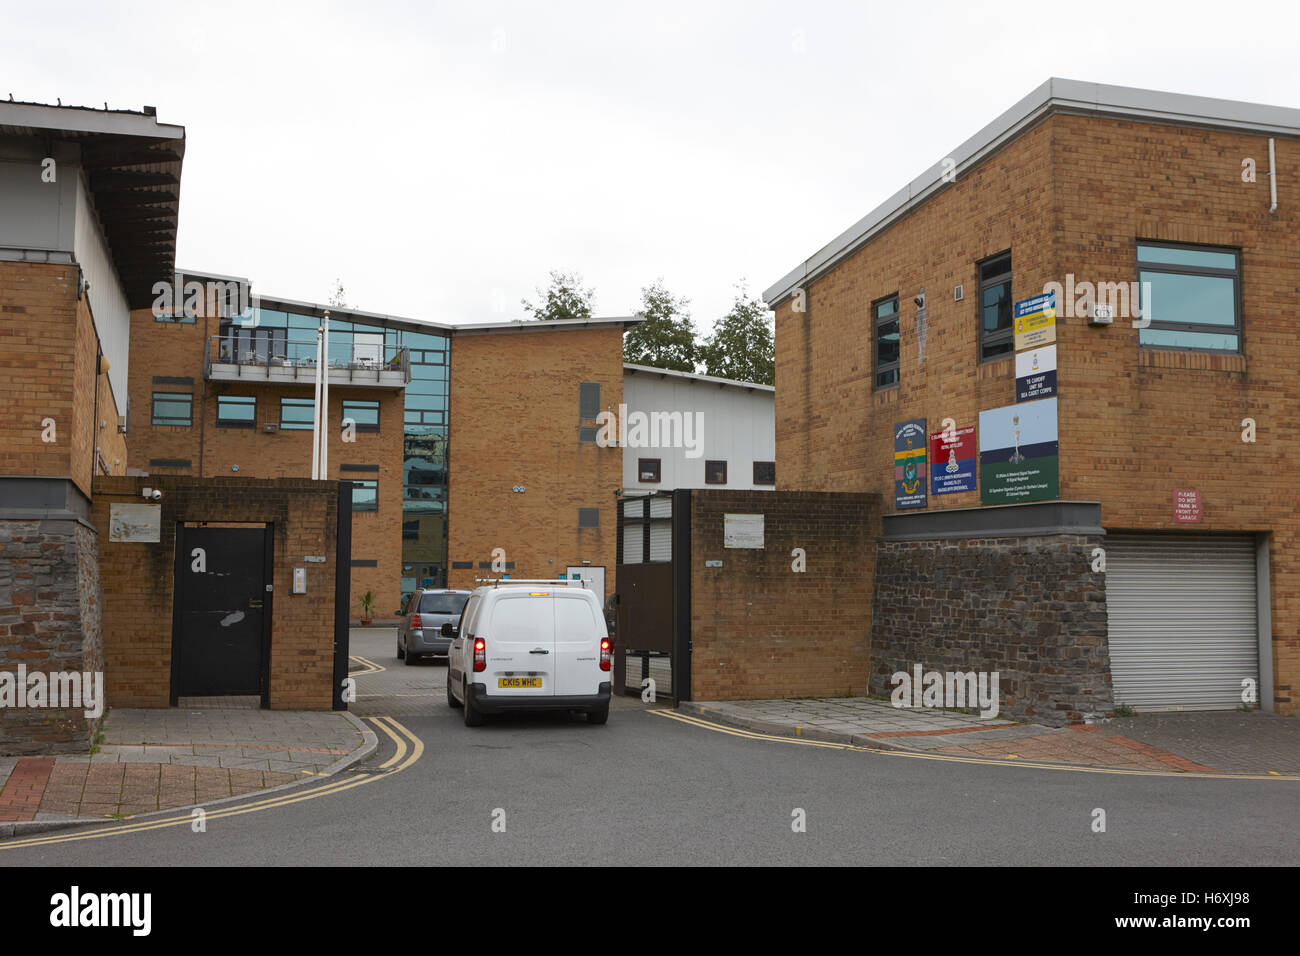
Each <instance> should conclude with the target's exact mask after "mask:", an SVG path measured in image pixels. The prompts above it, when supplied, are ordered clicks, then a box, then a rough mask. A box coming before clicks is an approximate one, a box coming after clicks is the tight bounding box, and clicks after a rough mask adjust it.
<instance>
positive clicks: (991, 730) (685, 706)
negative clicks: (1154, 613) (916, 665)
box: [681, 697, 1300, 775]
mask: <svg viewBox="0 0 1300 956" xmlns="http://www.w3.org/2000/svg"><path fill="white" fill-rule="evenodd" d="M681 711H682V712H684V713H688V714H696V715H698V716H700V717H704V718H707V719H710V720H714V721H717V722H718V723H723V724H727V725H729V726H733V727H739V728H743V729H746V730H755V731H759V732H761V733H768V734H774V735H777V736H785V737H802V738H807V739H810V740H822V741H829V742H834V743H850V744H856V745H860V746H874V747H886V748H889V749H894V750H908V751H912V752H926V753H938V754H952V755H954V756H969V757H982V758H990V757H992V758H995V759H1001V760H1009V761H1013V760H1033V761H1037V762H1046V763H1059V764H1068V765H1078V766H1089V767H1106V768H1113V769H1121V770H1157V771H1165V772H1168V771H1170V770H1174V771H1183V772H1188V773H1224V774H1273V775H1292V774H1300V720H1297V719H1296V718H1292V717H1279V716H1277V715H1275V714H1266V713H1263V712H1260V711H1251V712H1236V711H1230V712H1215V713H1175V714H1144V715H1139V716H1134V717H1124V718H1113V719H1110V720H1104V721H1100V722H1097V723H1092V724H1073V725H1070V726H1067V727H1046V726H1043V725H1041V724H1032V723H1018V722H1015V721H1010V720H1003V719H997V718H992V719H982V718H980V717H978V716H975V715H972V714H967V713H962V712H959V711H951V710H940V709H934V708H896V707H894V706H893V705H892V704H891V703H890V702H888V701H885V700H878V699H875V698H867V697H841V698H831V697H828V698H811V699H795V700H736V701H687V702H684V703H682V705H681Z"/></svg>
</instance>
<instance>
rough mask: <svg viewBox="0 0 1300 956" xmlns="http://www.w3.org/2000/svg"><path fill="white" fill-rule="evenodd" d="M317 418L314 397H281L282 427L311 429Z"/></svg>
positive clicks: (289, 429)
mask: <svg viewBox="0 0 1300 956" xmlns="http://www.w3.org/2000/svg"><path fill="white" fill-rule="evenodd" d="M315 418H316V400H315V399H314V398H282V399H280V428H281V429H283V430H285V431H311V429H312V425H313V423H314V421H315Z"/></svg>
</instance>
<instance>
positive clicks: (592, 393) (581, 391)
mask: <svg viewBox="0 0 1300 956" xmlns="http://www.w3.org/2000/svg"><path fill="white" fill-rule="evenodd" d="M599 414H600V383H599V382H579V383H578V418H580V419H581V420H582V421H584V422H591V421H595V420H596V416H597V415H599Z"/></svg>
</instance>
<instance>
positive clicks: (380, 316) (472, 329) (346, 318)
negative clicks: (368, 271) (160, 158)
mask: <svg viewBox="0 0 1300 956" xmlns="http://www.w3.org/2000/svg"><path fill="white" fill-rule="evenodd" d="M176 272H177V274H180V275H183V276H185V277H186V278H190V279H196V280H198V279H215V280H217V281H222V282H243V283H247V284H248V285H249V287H250V288H251V287H252V284H251V282H249V280H248V279H247V278H245V277H243V276H228V275H222V274H221V273H218V272H211V271H208V270H189V269H179V268H178V269H176ZM253 298H254V299H256V301H257V304H258V306H259V307H261V308H264V309H275V310H279V311H285V312H295V313H297V314H298V315H310V316H314V317H316V318H321V317H322V316H324V314H325V312H326V310H328V311H329V314H330V317H331V318H333V319H337V320H338V321H340V322H366V323H369V324H372V325H377V326H380V327H381V328H386V327H389V326H392V327H395V328H402V329H407V330H408V331H415V332H419V331H428V332H438V333H446V334H449V335H488V334H502V333H510V332H553V331H563V330H565V329H585V328H593V329H598V328H624V329H627V328H631V327H632V326H634V325H636V324H637V323H639V322H643V321H645V317H644V316H635V315H629V316H608V317H605V318H599V317H593V318H590V319H556V320H554V321H550V322H543V321H539V320H537V319H514V320H511V321H506V322H468V323H462V324H455V323H449V322H430V321H427V320H425V319H412V318H408V317H406V316H401V315H389V314H387V313H384V312H366V311H364V310H362V309H353V308H348V307H345V306H337V305H329V304H326V303H322V302H302V301H299V300H297V299H286V298H283V297H282V296H276V295H255V296H253Z"/></svg>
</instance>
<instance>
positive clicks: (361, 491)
mask: <svg viewBox="0 0 1300 956" xmlns="http://www.w3.org/2000/svg"><path fill="white" fill-rule="evenodd" d="M352 510H353V511H378V510H379V482H377V481H355V480H354V481H353V482H352Z"/></svg>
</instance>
